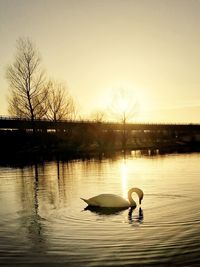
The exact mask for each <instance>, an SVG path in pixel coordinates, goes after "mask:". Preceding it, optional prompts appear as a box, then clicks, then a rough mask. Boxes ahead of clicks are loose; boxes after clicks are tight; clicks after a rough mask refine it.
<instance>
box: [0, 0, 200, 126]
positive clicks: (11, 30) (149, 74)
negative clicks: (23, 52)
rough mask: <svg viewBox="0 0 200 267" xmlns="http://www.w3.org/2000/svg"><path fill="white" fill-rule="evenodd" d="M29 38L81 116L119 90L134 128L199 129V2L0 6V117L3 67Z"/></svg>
mask: <svg viewBox="0 0 200 267" xmlns="http://www.w3.org/2000/svg"><path fill="white" fill-rule="evenodd" d="M20 36H21V37H30V38H31V40H33V42H34V43H35V44H36V46H37V47H38V49H39V51H40V53H41V56H42V63H43V66H44V68H45V69H46V71H47V73H48V74H49V76H51V77H53V78H55V79H58V80H60V81H63V82H66V84H67V85H68V88H69V90H70V93H71V94H72V96H73V97H74V99H75V100H76V101H77V102H78V104H79V106H80V112H81V113H82V114H90V113H91V112H93V111H94V110H96V109H104V108H106V107H107V105H109V102H110V101H111V98H112V95H113V94H114V93H115V91H116V90H118V89H119V88H125V89H126V90H127V91H128V92H129V93H130V94H129V95H132V96H133V98H134V100H135V99H136V100H137V102H138V103H139V106H140V109H139V113H138V117H137V118H136V119H137V120H143V121H153V122H188V123H190V122H196V123H200V0H173V1H172V0H35V1H31V0H12V1H11V0H0V41H1V46H0V114H2V115H4V114H5V115H6V114H7V95H8V84H7V81H6V80H5V69H6V66H7V64H9V63H12V60H13V58H14V53H15V45H16V39H17V38H18V37H20Z"/></svg>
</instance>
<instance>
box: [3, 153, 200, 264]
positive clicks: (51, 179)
mask: <svg viewBox="0 0 200 267" xmlns="http://www.w3.org/2000/svg"><path fill="white" fill-rule="evenodd" d="M131 187H139V188H141V189H142V190H143V191H144V194H145V195H144V199H143V202H142V205H141V208H139V205H138V206H137V208H136V209H135V210H133V212H132V213H131V212H129V210H128V209H127V210H124V211H121V212H117V213H114V214H113V213H110V214H107V213H105V212H102V211H90V210H84V208H85V207H86V203H84V202H83V201H82V200H81V199H80V197H84V198H89V197H92V196H95V195H98V194H101V193H114V194H118V195H121V196H124V197H125V198H126V197H127V191H128V189H129V188H131ZM133 197H134V199H135V200H136V202H138V200H137V196H136V195H135V196H134V194H133ZM199 264H200V154H173V155H163V156H159V155H157V156H142V155H141V154H140V153H134V154H132V155H130V156H129V157H127V158H126V159H124V158H123V157H120V156H119V157H115V158H112V159H102V160H101V161H98V160H85V161H79V160H76V161H71V162H59V163H58V162H47V163H45V164H42V165H37V166H28V167H24V168H11V167H0V266H161V267H162V266H199Z"/></svg>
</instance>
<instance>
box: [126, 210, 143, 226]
mask: <svg viewBox="0 0 200 267" xmlns="http://www.w3.org/2000/svg"><path fill="white" fill-rule="evenodd" d="M133 210H134V208H130V209H129V212H128V220H129V223H133V222H139V223H142V222H143V218H144V213H143V210H142V208H141V207H140V208H139V211H138V215H137V216H133Z"/></svg>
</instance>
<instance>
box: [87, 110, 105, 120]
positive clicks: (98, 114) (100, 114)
mask: <svg viewBox="0 0 200 267" xmlns="http://www.w3.org/2000/svg"><path fill="white" fill-rule="evenodd" d="M90 117H91V119H92V120H93V121H95V122H103V120H104V119H105V112H104V111H102V110H97V111H94V112H93V113H92V114H91V116H90Z"/></svg>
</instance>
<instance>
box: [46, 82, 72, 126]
mask: <svg viewBox="0 0 200 267" xmlns="http://www.w3.org/2000/svg"><path fill="white" fill-rule="evenodd" d="M46 90H47V92H48V95H47V98H46V104H45V105H46V108H45V109H46V110H47V112H46V117H47V119H49V120H53V121H54V122H56V121H59V120H63V119H68V120H72V119H75V116H76V106H75V103H74V100H73V99H72V97H71V96H70V95H69V93H68V91H67V88H66V86H65V85H64V84H62V83H59V82H57V81H53V80H50V81H49V82H48V83H47V86H46Z"/></svg>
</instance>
